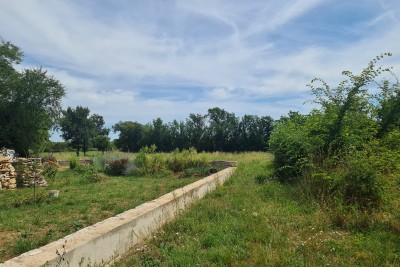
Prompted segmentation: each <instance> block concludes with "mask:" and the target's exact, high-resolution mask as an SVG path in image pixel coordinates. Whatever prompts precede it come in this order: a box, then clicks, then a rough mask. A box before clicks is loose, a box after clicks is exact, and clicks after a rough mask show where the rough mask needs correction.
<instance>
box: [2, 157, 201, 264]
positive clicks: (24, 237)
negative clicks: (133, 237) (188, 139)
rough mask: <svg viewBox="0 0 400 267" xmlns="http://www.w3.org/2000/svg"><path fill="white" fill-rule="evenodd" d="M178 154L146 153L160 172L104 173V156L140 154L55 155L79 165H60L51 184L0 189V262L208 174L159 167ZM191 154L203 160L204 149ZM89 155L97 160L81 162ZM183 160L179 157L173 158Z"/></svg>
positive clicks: (132, 158) (133, 158)
mask: <svg viewBox="0 0 400 267" xmlns="http://www.w3.org/2000/svg"><path fill="white" fill-rule="evenodd" d="M179 155H181V153H179V154H176V155H175V157H172V154H166V153H164V154H152V155H151V156H148V158H147V155H145V158H146V159H149V161H148V162H147V165H148V167H149V168H157V169H156V170H157V171H158V173H155V171H153V172H151V173H150V172H148V173H146V174H142V173H137V174H129V175H120V176H113V175H106V174H104V170H101V168H100V167H98V165H99V164H100V163H101V162H104V157H110V158H113V159H120V158H128V159H129V162H133V161H134V160H135V158H136V157H137V156H138V154H127V153H110V154H108V155H107V154H106V155H104V156H103V155H101V153H98V152H91V153H89V154H88V155H87V156H86V157H80V158H76V157H74V155H73V154H72V153H62V154H58V153H55V154H52V156H55V157H56V158H57V159H60V160H71V161H72V162H75V163H76V164H77V165H76V166H74V168H73V169H71V168H70V167H68V166H66V167H60V168H58V172H57V174H56V175H55V177H52V178H46V180H47V182H48V184H49V185H48V187H37V188H36V189H34V188H20V189H17V190H2V191H0V210H1V212H0V236H1V238H0V262H3V261H5V260H7V259H10V258H12V257H14V256H17V255H19V254H21V253H23V252H26V251H29V250H31V249H34V248H37V247H40V246H43V245H45V244H48V243H50V242H51V241H55V240H58V239H59V238H61V237H64V236H66V235H68V234H71V233H73V232H75V231H77V230H79V229H81V228H84V227H86V226H89V225H92V224H94V223H96V222H99V221H101V220H104V219H106V218H109V217H111V216H114V215H116V214H119V213H122V212H123V211H126V210H128V209H132V208H134V207H136V206H138V205H140V204H142V203H144V202H146V201H149V200H152V199H155V198H157V197H159V196H162V195H164V194H166V193H168V192H171V191H173V190H174V189H177V188H180V187H182V186H184V185H187V184H189V183H192V182H194V181H196V180H198V179H200V178H202V177H204V176H206V174H205V173H204V176H201V175H200V174H198V173H196V169H194V171H193V170H192V169H189V170H192V171H188V172H185V170H182V171H181V172H178V173H174V172H172V171H168V170H166V169H164V168H160V166H159V165H160V162H164V163H165V161H163V160H164V159H166V158H167V157H168V156H171V157H172V158H173V159H177V156H179ZM42 156H48V155H42ZM193 157H194V158H199V159H201V161H205V158H204V155H202V154H198V155H197V153H194V154H193ZM88 158H89V159H92V160H93V161H94V164H93V165H90V166H83V165H80V164H79V163H78V160H79V159H88ZM142 159H143V155H142ZM153 159H154V160H153ZM96 160H97V161H96ZM179 162H181V161H179V160H176V162H174V163H175V164H177V163H179ZM201 170H203V169H201ZM207 170H208V169H207ZM149 171H151V169H149ZM50 190H59V191H60V194H59V197H58V198H51V197H49V191H50Z"/></svg>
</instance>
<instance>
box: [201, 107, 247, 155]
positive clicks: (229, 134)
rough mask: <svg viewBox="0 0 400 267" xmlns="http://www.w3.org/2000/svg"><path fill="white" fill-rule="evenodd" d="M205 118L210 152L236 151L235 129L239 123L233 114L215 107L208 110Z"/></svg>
mask: <svg viewBox="0 0 400 267" xmlns="http://www.w3.org/2000/svg"><path fill="white" fill-rule="evenodd" d="M207 117H208V120H209V126H208V132H209V137H210V138H211V144H212V150H213V151H238V147H237V133H238V132H237V129H238V125H239V121H238V118H237V117H236V116H235V114H234V113H229V112H227V111H225V110H223V109H221V108H218V107H215V108H211V109H209V110H208V114H207Z"/></svg>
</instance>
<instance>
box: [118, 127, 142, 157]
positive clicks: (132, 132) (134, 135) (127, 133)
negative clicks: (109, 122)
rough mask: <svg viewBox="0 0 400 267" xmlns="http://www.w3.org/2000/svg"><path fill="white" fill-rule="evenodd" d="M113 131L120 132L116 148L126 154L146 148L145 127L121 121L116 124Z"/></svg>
mask: <svg viewBox="0 0 400 267" xmlns="http://www.w3.org/2000/svg"><path fill="white" fill-rule="evenodd" d="M112 128H113V131H114V132H115V133H116V132H119V136H118V138H117V139H115V141H114V142H115V146H116V147H117V148H118V149H120V150H122V151H124V152H136V151H139V149H140V148H141V147H142V146H144V141H145V140H144V138H145V127H144V126H143V125H142V124H140V123H138V122H133V121H120V122H118V123H117V124H115V125H114V126H113V127H112Z"/></svg>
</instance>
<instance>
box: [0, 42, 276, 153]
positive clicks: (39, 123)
mask: <svg viewBox="0 0 400 267" xmlns="http://www.w3.org/2000/svg"><path fill="white" fill-rule="evenodd" d="M23 56H24V55H23V52H22V50H21V49H20V48H19V47H17V46H15V45H14V44H12V43H11V42H8V41H5V40H3V39H2V38H1V37H0V114H1V116H0V147H7V148H13V149H15V150H16V151H17V153H19V154H21V155H29V154H36V153H38V152H40V151H43V150H44V149H45V148H46V147H49V146H50V145H52V144H51V142H50V141H49V138H50V134H49V133H50V131H51V130H55V129H58V130H59V131H60V132H61V137H62V138H63V139H64V140H65V141H66V142H67V143H68V145H69V146H70V147H71V148H73V149H74V150H75V151H76V153H77V155H79V153H80V152H83V153H86V152H87V151H88V150H89V149H90V148H97V149H98V150H100V151H105V150H108V149H109V148H110V146H111V145H112V144H113V145H114V146H115V147H116V148H118V149H120V150H122V151H127V152H136V151H138V150H139V149H140V148H141V147H144V146H151V145H153V144H154V145H156V146H157V147H158V151H172V150H175V149H176V148H178V149H180V150H182V149H187V148H190V147H195V148H196V149H197V150H199V151H227V152H232V151H262V150H265V149H266V148H267V146H268V140H269V136H270V134H271V132H272V129H273V125H274V121H273V119H272V118H271V117H270V116H261V117H259V116H256V115H244V116H243V117H241V118H239V117H237V116H236V115H235V114H234V113H230V112H227V111H225V110H224V109H221V108H218V107H215V108H211V109H209V110H208V112H207V114H190V115H189V117H188V118H187V119H186V120H184V121H177V120H174V121H172V122H169V123H165V122H163V120H162V119H161V118H157V119H154V120H153V121H152V122H150V123H147V124H141V123H139V122H136V121H120V122H118V123H117V124H115V125H114V126H112V129H107V128H106V127H105V126H104V125H105V122H104V119H103V117H102V116H101V115H99V114H90V110H89V109H88V108H87V107H82V106H77V107H75V108H72V107H68V108H67V109H65V110H63V109H62V107H61V100H62V98H63V97H65V87H64V86H63V85H62V84H61V83H60V82H59V81H58V80H57V79H56V78H54V77H53V76H51V75H49V74H48V73H47V71H46V70H43V69H42V68H41V67H39V68H33V69H25V70H22V71H18V70H17V69H16V67H15V66H16V65H18V64H20V63H21V61H22V60H23ZM110 130H113V131H114V132H115V133H118V135H119V136H118V138H117V139H116V140H114V141H113V142H112V143H111V142H110V139H109V137H108V135H109V133H110ZM56 145H57V146H60V147H63V145H62V144H56Z"/></svg>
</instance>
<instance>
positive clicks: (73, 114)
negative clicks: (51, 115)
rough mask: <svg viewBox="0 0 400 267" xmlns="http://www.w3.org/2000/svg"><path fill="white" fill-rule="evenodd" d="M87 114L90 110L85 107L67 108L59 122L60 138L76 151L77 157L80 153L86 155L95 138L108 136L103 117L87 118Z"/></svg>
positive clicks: (94, 115) (95, 115) (93, 116)
mask: <svg viewBox="0 0 400 267" xmlns="http://www.w3.org/2000/svg"><path fill="white" fill-rule="evenodd" d="M89 114H90V110H89V108H87V107H81V106H77V107H76V109H72V108H71V107H68V108H67V110H65V111H63V117H62V118H61V120H60V128H61V132H62V134H61V137H62V138H63V139H64V140H65V141H68V142H69V143H70V145H71V147H73V148H74V149H76V155H77V156H79V152H80V151H82V152H83V154H84V155H86V152H87V151H88V149H89V147H90V145H92V142H93V140H94V139H95V138H96V137H97V136H107V135H108V130H107V129H105V128H104V120H103V117H102V116H100V115H97V114H93V115H92V116H89Z"/></svg>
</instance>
